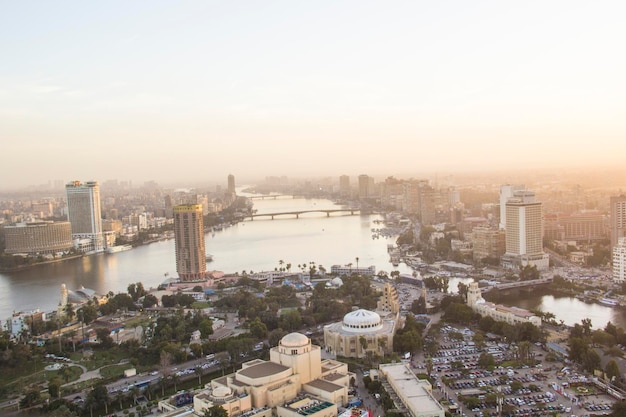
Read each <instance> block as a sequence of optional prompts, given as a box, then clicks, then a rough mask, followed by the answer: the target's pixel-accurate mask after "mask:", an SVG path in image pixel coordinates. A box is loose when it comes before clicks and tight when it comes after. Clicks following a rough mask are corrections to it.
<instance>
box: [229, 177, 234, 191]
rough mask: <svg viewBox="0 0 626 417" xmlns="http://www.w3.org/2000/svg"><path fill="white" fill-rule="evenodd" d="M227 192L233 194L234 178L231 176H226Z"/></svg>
mask: <svg viewBox="0 0 626 417" xmlns="http://www.w3.org/2000/svg"><path fill="white" fill-rule="evenodd" d="M228 192H229V193H232V194H235V176H234V175H233V174H229V175H228Z"/></svg>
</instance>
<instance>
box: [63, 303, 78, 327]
mask: <svg viewBox="0 0 626 417" xmlns="http://www.w3.org/2000/svg"><path fill="white" fill-rule="evenodd" d="M63 310H64V312H65V316H66V317H67V320H68V321H70V322H71V321H72V319H73V318H74V315H75V312H74V306H73V305H72V303H67V304H66V305H65V308H64V309H63Z"/></svg>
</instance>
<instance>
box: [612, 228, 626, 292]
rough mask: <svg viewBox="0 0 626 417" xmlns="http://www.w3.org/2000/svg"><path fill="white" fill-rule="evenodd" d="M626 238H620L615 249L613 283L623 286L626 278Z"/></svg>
mask: <svg viewBox="0 0 626 417" xmlns="http://www.w3.org/2000/svg"><path fill="white" fill-rule="evenodd" d="M625 274H626V237H620V238H619V239H618V240H617V245H615V246H614V247H613V282H616V283H618V284H622V283H623V282H624V278H626V275H625Z"/></svg>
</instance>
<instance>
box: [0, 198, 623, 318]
mask: <svg viewBox="0 0 626 417" xmlns="http://www.w3.org/2000/svg"><path fill="white" fill-rule="evenodd" d="M254 208H255V209H256V210H258V212H257V213H258V214H261V213H276V212H290V211H299V210H317V209H319V210H323V209H337V208H340V207H339V206H337V205H335V204H334V203H333V202H331V201H329V200H323V199H303V198H288V197H282V198H277V199H275V200H274V199H265V200H257V199H255V200H254ZM381 218H382V217H381V216H380V215H377V214H369V215H346V214H338V213H335V214H331V216H330V217H327V216H326V214H324V213H310V214H303V215H300V218H299V219H296V218H295V216H293V215H285V216H279V217H276V218H275V219H274V220H270V219H269V218H267V219H266V218H260V219H256V220H254V221H250V220H248V221H245V222H240V223H238V224H236V225H234V226H231V227H228V228H225V229H223V230H221V231H217V232H215V233H209V234H207V236H206V250H207V253H209V254H211V255H213V259H214V260H213V262H211V263H209V264H208V265H207V268H208V269H209V270H218V271H224V272H226V273H234V272H239V273H241V272H242V271H244V270H245V271H248V272H250V271H255V272H259V271H268V270H274V269H275V268H278V267H280V265H279V261H280V260H282V261H283V262H284V264H283V266H286V265H287V264H289V263H290V264H291V271H292V272H293V271H298V270H299V268H298V265H299V264H300V265H303V264H306V265H307V266H308V265H309V263H310V262H315V264H316V266H319V265H323V266H324V267H325V268H326V269H327V270H328V271H330V267H331V266H332V265H335V264H339V265H346V264H348V263H352V264H353V266H355V267H356V266H357V260H356V258H357V257H358V258H359V260H358V266H360V267H366V266H370V265H374V266H375V267H376V270H377V271H379V270H384V271H387V272H390V271H392V270H398V271H400V272H401V273H409V274H410V273H411V272H412V271H411V269H410V268H409V267H407V266H406V265H404V264H400V265H399V266H398V267H393V266H392V265H391V263H390V262H389V255H388V253H387V245H388V244H392V243H395V239H396V237H395V236H393V237H388V238H385V237H379V238H373V237H372V231H371V229H373V228H377V229H378V228H381V227H383V225H382V224H377V223H374V221H375V220H380V219H381ZM166 274H167V275H168V276H170V277H175V276H176V263H175V257H174V241H173V240H166V241H161V242H156V243H152V244H149V245H145V246H140V247H137V248H134V249H133V250H130V251H126V252H118V253H115V254H99V255H93V256H88V257H83V258H80V259H74V260H68V261H64V262H59V263H55V264H48V265H41V266H38V267H34V268H32V269H29V270H26V271H20V272H16V273H5V274H0V319H6V318H8V317H9V316H10V315H11V312H13V311H28V310H33V309H36V308H39V309H41V310H42V311H51V310H54V309H55V308H56V306H57V305H58V303H59V299H60V288H61V284H66V285H67V288H68V289H70V290H75V289H78V288H80V287H85V288H90V289H93V290H94V291H96V292H97V293H99V294H105V293H107V292H109V291H113V292H119V291H126V289H127V287H128V285H129V284H130V283H133V282H142V283H143V285H144V286H145V287H146V288H151V287H157V286H158V285H159V284H161V283H162V282H163V281H164V280H165V279H166V278H167V276H166ZM458 281H460V280H458V279H451V280H450V285H449V288H450V290H451V291H453V292H456V288H457V284H458ZM519 306H520V307H524V308H539V309H541V310H543V311H550V312H553V313H554V314H556V316H557V320H560V319H562V320H564V321H565V323H566V324H573V323H576V322H580V320H581V319H583V318H586V317H589V318H591V319H592V323H593V325H594V328H599V327H603V326H604V325H605V324H606V322H608V321H609V320H610V321H611V322H613V323H615V324H617V325H620V326H622V327H624V328H626V317H624V314H623V313H622V312H621V311H620V310H617V309H612V308H610V307H605V306H600V305H591V304H585V303H584V302H582V301H579V300H577V299H573V298H558V299H557V298H554V297H551V296H543V297H535V298H530V299H522V300H520V304H519Z"/></svg>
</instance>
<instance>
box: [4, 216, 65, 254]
mask: <svg viewBox="0 0 626 417" xmlns="http://www.w3.org/2000/svg"><path fill="white" fill-rule="evenodd" d="M4 234H5V244H6V249H5V251H6V253H9V254H15V253H27V254H29V255H37V254H41V255H44V254H54V253H56V252H63V251H67V250H70V249H71V248H72V247H73V243H72V229H71V226H70V223H69V222H56V223H55V222H51V221H45V222H44V221H41V222H33V223H20V224H17V225H15V226H5V227H4Z"/></svg>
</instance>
